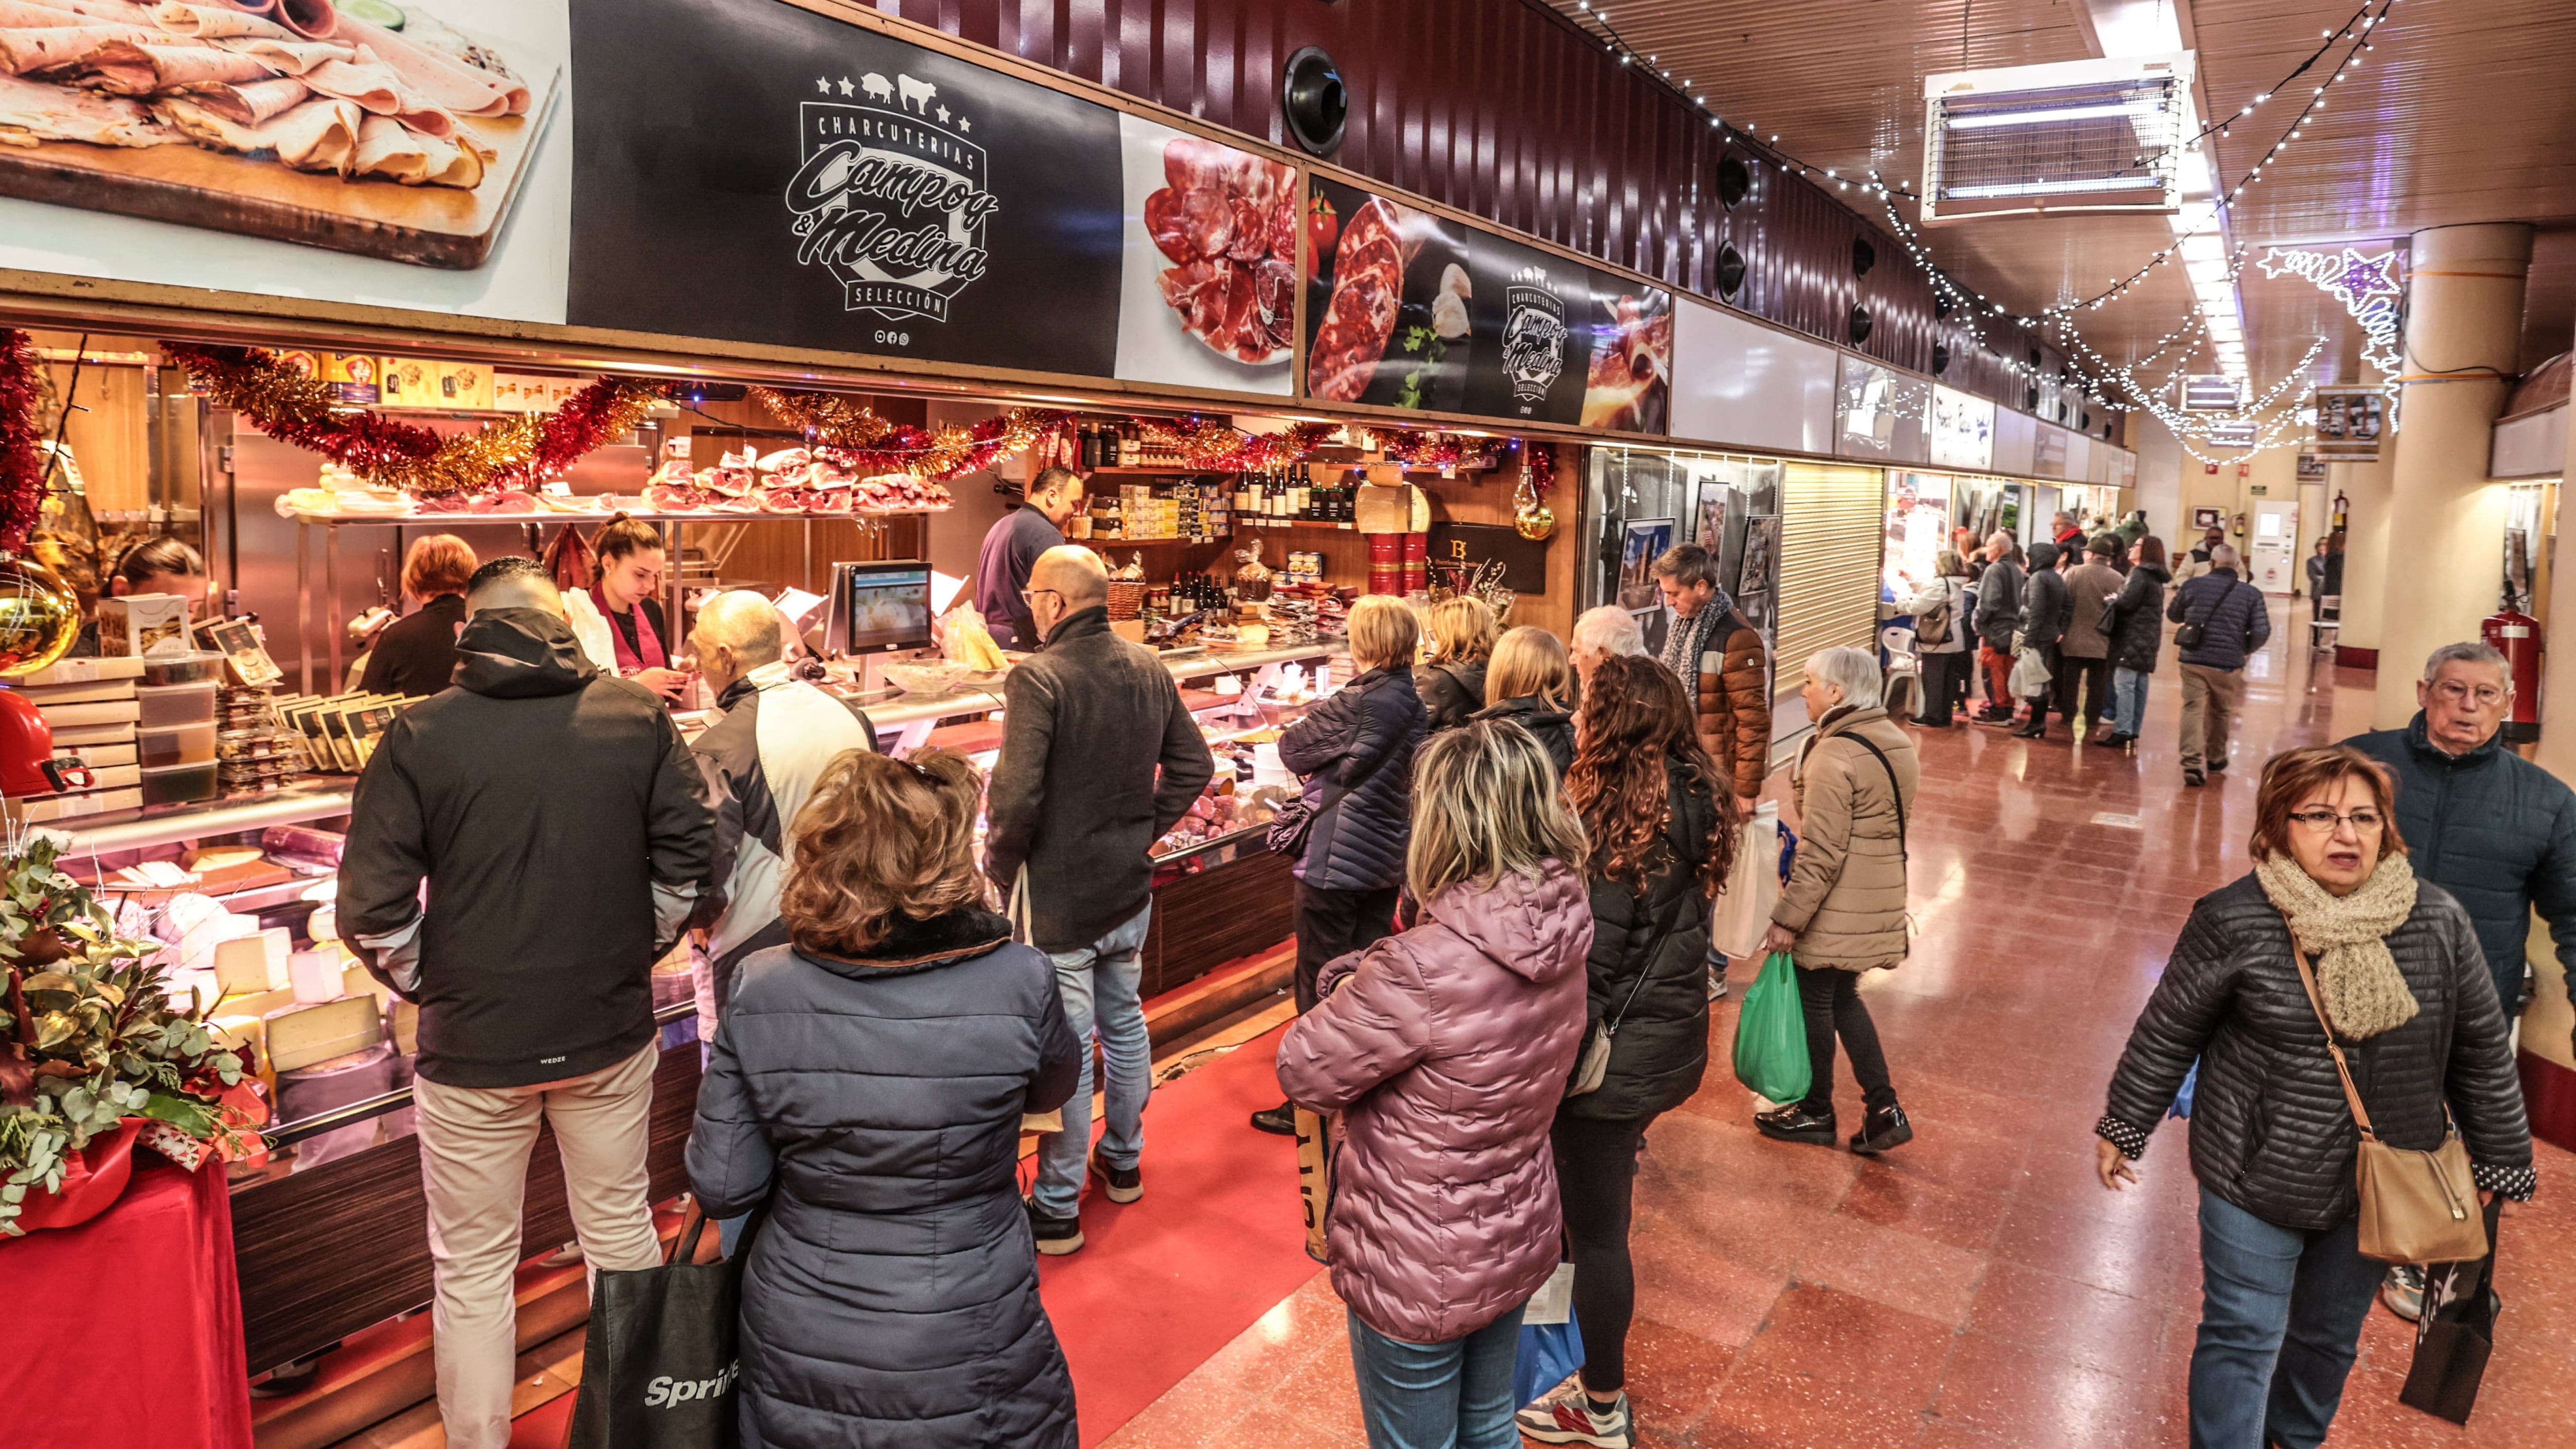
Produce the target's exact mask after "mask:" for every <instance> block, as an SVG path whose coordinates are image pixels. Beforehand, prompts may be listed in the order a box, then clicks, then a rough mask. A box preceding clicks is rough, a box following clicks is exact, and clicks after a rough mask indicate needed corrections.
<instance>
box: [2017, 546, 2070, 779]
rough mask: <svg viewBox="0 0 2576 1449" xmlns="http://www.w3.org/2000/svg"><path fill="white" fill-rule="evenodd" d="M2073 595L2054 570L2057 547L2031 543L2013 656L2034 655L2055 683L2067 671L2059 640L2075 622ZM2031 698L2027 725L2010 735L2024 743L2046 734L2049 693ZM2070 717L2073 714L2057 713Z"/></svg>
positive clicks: (2055, 569) (2040, 693) (2044, 687)
mask: <svg viewBox="0 0 2576 1449" xmlns="http://www.w3.org/2000/svg"><path fill="white" fill-rule="evenodd" d="M2074 617H2075V607H2074V596H2073V595H2071V594H2069V593H2067V591H2066V576H2065V575H2063V574H2061V573H2059V572H2058V571H2057V545H2055V544H2053V543H2034V544H2032V545H2031V546H2030V576H2029V577H2028V578H2025V579H2023V580H2022V585H2021V625H2020V628H2021V639H2020V642H2019V643H2018V644H2017V645H2016V646H2015V648H2014V652H2015V653H2016V654H2028V653H2033V652H2036V653H2037V654H2038V655H2039V662H2040V663H2041V664H2042V665H2043V666H2045V667H2046V668H2047V670H2048V676H2049V678H2050V679H2051V680H2055V679H2056V678H2057V676H2058V675H2059V674H2060V673H2062V672H2063V671H2064V670H2065V668H2066V660H2065V657H2064V656H2063V655H2062V654H2060V653H2059V651H2058V647H2057V646H2058V641H2060V640H2062V639H2064V638H2065V637H2066V626H2067V625H2068V624H2069V623H2071V622H2072V621H2073V620H2074ZM2050 687H2051V686H2046V685H2043V686H2042V687H2041V689H2040V692H2039V693H2037V694H2034V695H2032V696H2030V722H2029V723H2027V724H2025V725H2023V726H2022V727H2021V728H2020V729H2017V730H2014V731H2013V733H2014V734H2016V735H2019V736H2020V737H2022V738H2023V739H2026V740H2036V739H2043V738H2045V737H2046V736H2047V734H2048V691H2049V688H2050ZM2060 713H2064V714H2072V713H2073V711H2071V710H2067V711H2060Z"/></svg>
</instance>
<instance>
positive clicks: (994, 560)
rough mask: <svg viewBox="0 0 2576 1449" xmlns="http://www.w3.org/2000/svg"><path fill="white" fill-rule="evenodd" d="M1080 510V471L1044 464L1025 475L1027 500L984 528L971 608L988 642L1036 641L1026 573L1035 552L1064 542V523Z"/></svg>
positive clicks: (1031, 644)
mask: <svg viewBox="0 0 2576 1449" xmlns="http://www.w3.org/2000/svg"><path fill="white" fill-rule="evenodd" d="M1081 511H1082V477H1081V475H1080V474H1077V473H1075V472H1074V471H1073V470H1072V469H1070V468H1047V469H1043V470H1041V471H1040V472H1039V473H1038V476H1037V477H1035V478H1033V479H1031V480H1030V481H1029V486H1028V502H1026V503H1024V504H1022V505H1021V506H1020V507H1018V508H1014V509H1012V510H1011V511H1010V512H1008V513H1005V514H1003V515H1002V516H1001V517H1000V518H999V519H996V520H995V521H994V523H993V526H992V527H991V528H990V529H987V530H985V533H984V546H983V547H982V549H980V550H979V551H978V552H977V553H976V555H975V612H977V613H979V614H982V615H983V616H984V627H985V629H986V630H988V631H990V632H991V634H992V636H993V642H994V643H996V644H999V645H1001V646H1002V647H1004V648H1006V649H1035V648H1036V647H1038V630H1037V623H1036V621H1035V620H1034V619H1032V618H1031V617H1030V615H1029V601H1028V597H1027V596H1028V595H1029V594H1030V593H1032V592H1035V591H1034V590H1032V589H1030V588H1029V574H1030V572H1031V570H1033V569H1035V568H1036V567H1037V562H1038V556H1039V555H1040V554H1043V553H1045V552H1046V551H1047V550H1048V549H1051V548H1062V547H1063V546H1064V526H1065V524H1066V523H1067V522H1068V521H1070V520H1071V519H1072V517H1073V516H1074V515H1075V514H1076V513H1079V512H1081Z"/></svg>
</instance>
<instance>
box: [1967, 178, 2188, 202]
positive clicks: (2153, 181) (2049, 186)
mask: <svg viewBox="0 0 2576 1449" xmlns="http://www.w3.org/2000/svg"><path fill="white" fill-rule="evenodd" d="M2163 189H2164V182H2163V180H2162V179H2160V178H2158V177H2154V176H2104V177H2100V178H2084V179H2076V180H2068V181H2002V182H1996V183H1995V184H1993V185H1991V186H1953V187H1950V188H1949V189H1948V194H1949V195H1951V196H1970V197H1984V196H2055V195H2062V194H2066V193H2071V192H2079V191H2161V190H2163Z"/></svg>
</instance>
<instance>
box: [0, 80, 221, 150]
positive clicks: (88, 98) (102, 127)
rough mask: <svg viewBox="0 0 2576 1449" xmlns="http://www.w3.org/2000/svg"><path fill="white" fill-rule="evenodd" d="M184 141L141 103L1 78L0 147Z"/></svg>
mask: <svg viewBox="0 0 2576 1449" xmlns="http://www.w3.org/2000/svg"><path fill="white" fill-rule="evenodd" d="M184 139H185V138H184V137H182V136H181V135H180V134H179V133H178V132H176V131H173V130H171V129H170V128H169V127H168V126H166V125H163V124H162V123H161V122H160V121H159V120H157V119H155V118H154V117H153V115H152V113H151V112H150V111H149V110H147V109H145V108H144V106H143V104H142V103H141V102H140V101H130V100H124V99H120V98H118V97H115V96H102V95H99V94H97V93H95V92H92V91H76V90H67V89H65V88H64V87H62V86H49V85H42V84H38V83H37V82H34V81H22V80H18V79H16V78H15V77H12V76H0V146H33V145H35V144H36V143H37V142H39V141H79V142H83V143H85V144H87V145H91V146H166V145H171V144H173V143H177V142H180V141H183V140H184Z"/></svg>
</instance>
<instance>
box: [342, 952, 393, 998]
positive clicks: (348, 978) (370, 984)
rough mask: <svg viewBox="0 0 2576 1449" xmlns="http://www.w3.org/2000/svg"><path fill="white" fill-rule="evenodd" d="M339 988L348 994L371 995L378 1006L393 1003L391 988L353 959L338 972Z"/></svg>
mask: <svg viewBox="0 0 2576 1449" xmlns="http://www.w3.org/2000/svg"><path fill="white" fill-rule="evenodd" d="M340 990H341V992H342V993H343V994H344V995H348V996H372V997H374V998H375V999H376V1004H377V1005H378V1006H385V1007H390V1006H393V1005H394V1004H395V997H394V993H393V988H392V987H389V986H387V985H385V983H383V982H381V981H378V980H377V979H376V978H375V977H374V976H373V975H371V974H369V972H368V971H367V968H366V967H364V966H361V965H359V964H358V963H357V962H355V961H351V962H350V963H349V966H348V969H347V970H345V971H342V972H341V973H340Z"/></svg>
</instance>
